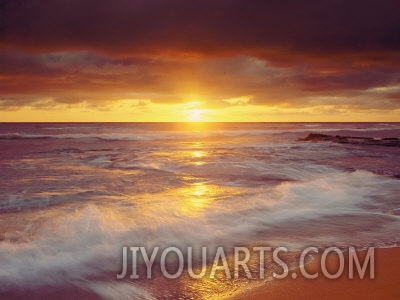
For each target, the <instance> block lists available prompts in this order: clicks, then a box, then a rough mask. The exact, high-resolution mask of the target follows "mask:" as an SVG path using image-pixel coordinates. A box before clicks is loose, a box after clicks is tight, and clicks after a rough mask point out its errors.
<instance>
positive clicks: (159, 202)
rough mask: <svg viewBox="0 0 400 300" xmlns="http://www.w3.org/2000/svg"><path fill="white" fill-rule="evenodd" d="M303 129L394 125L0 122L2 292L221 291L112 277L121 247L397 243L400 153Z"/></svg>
mask: <svg viewBox="0 0 400 300" xmlns="http://www.w3.org/2000/svg"><path fill="white" fill-rule="evenodd" d="M310 132H315V133H320V132H324V133H328V134H332V135H335V134H346V135H351V136H371V137H400V124H396V123H390V124H382V123H368V124H367V123H351V124H339V123H326V124H307V123H306V124H302V123H296V124H289V123H287V124H285V123H283V124H268V123H266V124H263V123H232V124H229V123H228V124H154V123H150V124H143V123H132V124H128V123H126V124H125V123H123V124H90V123H88V124H72V123H71V124H66V123H62V124H56V123H50V124H36V123H35V124H1V125H0V166H1V171H2V172H1V174H0V180H1V182H0V183H1V184H0V191H1V199H0V212H1V215H0V233H1V235H0V237H1V242H0V266H1V267H0V296H1V295H3V296H4V297H10V298H26V297H27V296H28V295H32V291H40V290H43V293H41V292H36V294H35V293H34V294H33V295H36V296H37V297H38V298H40V297H41V296H43V294H44V295H49V293H50V294H51V295H53V296H54V295H60V294H64V296H65V291H70V292H71V299H72V298H74V297H75V296H76V295H86V296H88V295H89V296H90V297H94V298H93V299H97V298H103V299H130V298H134V299H152V298H160V299H161V298H170V299H173V298H175V297H177V295H179V296H180V297H184V298H185V297H186V298H190V297H197V298H207V297H212V296H213V295H214V294H215V290H218V289H217V288H215V290H214V288H213V283H212V282H207V283H206V284H207V286H208V287H209V288H208V289H207V290H206V292H204V291H202V292H198V294H196V293H197V292H196V291H200V289H205V287H204V286H198V283H196V282H193V281H184V280H181V281H179V283H174V282H164V281H159V285H158V286H155V284H154V282H158V281H157V280H155V281H153V283H152V282H151V281H148V280H140V281H134V280H116V274H117V273H119V272H120V270H121V259H122V247H123V246H145V247H147V248H148V249H151V248H152V247H156V246H158V247H161V248H166V247H169V246H175V247H178V248H180V249H182V250H184V249H185V248H187V247H189V246H191V247H201V246H207V247H209V248H210V249H212V248H213V247H214V248H215V247H217V246H225V247H227V248H229V247H234V246H241V245H265V246H272V247H278V246H284V247H288V248H289V249H291V250H293V251H296V250H301V249H303V248H304V247H307V246H310V245H313V246H316V247H327V246H338V247H346V246H354V247H356V248H358V249H361V248H364V247H367V246H378V247H379V246H380V247H385V246H396V245H398V243H399V240H400V198H399V196H400V185H399V180H398V178H397V177H398V176H399V174H400V158H399V157H400V155H399V154H400V149H399V148H397V147H382V146H363V145H343V144H335V143H329V142H326V143H322V142H321V143H313V142H304V141H303V142H302V141H299V140H298V139H299V138H302V137H304V136H306V135H307V134H308V133H310ZM396 176H397V177H396ZM240 284H241V283H240V282H238V283H237V285H238V286H239V287H237V288H238V289H239V288H240ZM161 287H162V288H161ZM49 291H50V292H49ZM218 292H219V290H218ZM46 293H47V294H46ZM213 293H214V294H213ZM72 295H75V296H72ZM96 297H97V298H96Z"/></svg>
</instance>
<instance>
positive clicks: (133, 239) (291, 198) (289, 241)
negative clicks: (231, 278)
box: [0, 171, 400, 297]
mask: <svg viewBox="0 0 400 300" xmlns="http://www.w3.org/2000/svg"><path fill="white" fill-rule="evenodd" d="M398 192H399V191H398V181H396V180H394V179H389V178H384V177H381V176H378V175H374V174H371V173H368V172H362V171H357V172H353V173H342V174H336V175H330V176H325V177H321V178H317V179H314V180H311V181H308V182H296V183H284V184H281V185H278V186H276V187H275V188H273V189H270V188H268V189H262V188H259V189H258V193H257V194H254V193H253V194H249V195H247V194H246V192H243V193H242V194H240V195H238V196H232V197H231V200H224V201H216V200H215V201H214V200H212V199H211V200H209V201H208V202H206V203H205V204H204V206H201V207H198V206H196V202H194V204H190V203H189V204H188V205H189V206H188V208H187V210H186V212H185V210H182V207H184V205H185V203H187V202H188V201H189V202H190V201H192V200H190V199H188V198H185V197H187V196H185V195H183V196H179V195H177V194H175V195H174V191H171V194H169V193H161V194H156V195H152V196H150V195H148V196H147V197H154V199H150V198H149V199H148V201H147V202H146V199H141V200H140V201H139V202H140V203H142V205H139V206H131V207H130V206H123V207H121V206H118V205H93V204H91V205H86V206H84V208H81V209H79V208H77V209H76V210H75V212H74V211H65V210H60V209H57V210H53V211H45V212H43V211H42V212H41V215H40V219H39V220H40V222H39V221H38V220H36V221H35V223H32V222H33V221H32V220H31V219H29V216H28V215H27V216H26V219H21V220H20V221H21V222H28V223H29V222H31V223H32V224H33V225H34V226H32V228H33V229H31V230H26V231H25V233H24V232H19V234H20V235H21V234H22V235H24V234H25V235H27V236H25V238H24V239H21V242H11V241H10V240H7V239H6V240H3V241H2V242H1V243H0V265H1V269H0V286H1V288H0V289H7V287H10V286H24V287H28V286H42V285H59V284H62V283H64V282H70V283H74V282H76V281H77V280H82V279H84V278H90V277H91V276H93V275H98V274H101V273H104V272H116V271H117V270H116V269H117V267H118V266H119V264H120V262H121V248H122V246H146V247H148V248H149V249H151V248H152V247H155V246H160V247H168V246H177V247H179V248H181V249H185V248H186V247H188V246H194V247H196V246H197V247H199V246H209V247H210V248H212V247H216V246H221V245H223V246H227V247H231V246H238V245H240V244H246V243H263V244H268V245H273V246H286V247H294V248H301V247H303V246H306V245H310V244H313V245H316V246H324V245H325V246H327V245H329V243H332V242H335V243H336V244H337V243H339V244H341V245H345V244H351V245H360V246H362V245H363V243H372V244H373V243H374V242H376V243H381V242H386V244H388V243H390V242H395V241H393V237H396V236H397V237H398V236H399V233H400V226H399V222H400V220H399V218H398V217H396V216H392V215H387V214H384V213H382V212H383V211H385V210H386V209H387V207H386V206H385V199H391V198H390V197H393V195H398ZM193 197H196V192H194V196H193ZM242 197H247V198H246V199H243V198H242ZM194 200H196V199H194ZM194 200H193V201H194ZM197 200H199V201H201V200H202V199H201V198H199V197H198V198H197ZM185 201H186V202H185ZM226 201H228V202H226ZM182 205H183V206H182ZM378 213H379V214H378ZM31 214H32V213H31ZM20 217H22V216H20ZM349 220H351V222H350V221H349ZM349 225H351V226H352V227H351V230H350V229H349V228H348V226H349ZM354 231H356V232H357V236H354V234H353V232H354ZM10 234H11V233H10ZM97 287H98V285H97V283H96V284H94V285H92V286H91V287H90V288H94V289H97ZM100 290H101V291H100V293H102V294H107V295H108V293H109V292H110V293H111V294H112V293H113V292H111V291H112V290H113V288H112V287H111V286H110V287H106V286H104V289H100ZM107 297H108V296H107Z"/></svg>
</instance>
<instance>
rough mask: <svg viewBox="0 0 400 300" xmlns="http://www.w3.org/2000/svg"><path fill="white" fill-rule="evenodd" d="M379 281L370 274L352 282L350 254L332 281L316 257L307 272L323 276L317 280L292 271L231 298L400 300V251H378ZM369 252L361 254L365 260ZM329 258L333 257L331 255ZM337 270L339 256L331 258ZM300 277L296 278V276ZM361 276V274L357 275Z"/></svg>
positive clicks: (392, 249)
mask: <svg viewBox="0 0 400 300" xmlns="http://www.w3.org/2000/svg"><path fill="white" fill-rule="evenodd" d="M375 251H376V252H375V278H373V279H371V278H369V273H368V272H367V273H366V274H365V277H364V278H363V279H360V278H359V277H358V276H354V279H349V276H348V274H349V272H348V255H346V253H345V269H344V271H343V273H342V276H340V277H339V278H338V279H334V280H333V279H328V278H326V277H325V276H323V274H322V272H321V266H320V264H319V262H320V260H319V259H320V255H314V261H313V262H312V263H310V264H309V265H308V266H307V267H306V270H307V271H308V272H309V273H312V274H314V273H315V272H318V273H319V274H320V276H319V277H318V278H316V279H307V278H304V277H303V276H302V275H301V273H300V271H299V270H294V271H291V272H289V275H288V276H287V277H286V278H285V279H282V280H273V281H271V282H269V283H267V284H265V285H264V286H262V287H258V288H255V289H253V290H251V291H248V292H244V293H242V294H240V295H238V296H236V297H233V298H231V299H235V300H242V299H243V300H244V299H283V300H285V299H360V298H362V299H371V300H372V299H398V298H399V297H400V290H399V285H400V269H399V266H400V248H385V249H376V250H375ZM362 255H365V252H362V251H361V252H360V258H363V256H362ZM328 257H329V256H328ZM328 264H330V265H331V266H332V267H333V269H334V270H337V269H338V260H337V259H336V258H335V257H331V259H330V260H329V259H328ZM293 273H296V274H297V278H296V279H293V278H292V274H293ZM355 274H357V273H355Z"/></svg>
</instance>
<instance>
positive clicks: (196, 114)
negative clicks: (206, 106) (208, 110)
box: [189, 109, 202, 121]
mask: <svg viewBox="0 0 400 300" xmlns="http://www.w3.org/2000/svg"><path fill="white" fill-rule="evenodd" d="M201 114H202V110H201V109H191V110H189V120H190V121H200V119H201Z"/></svg>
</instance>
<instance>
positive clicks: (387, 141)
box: [300, 133, 400, 147]
mask: <svg viewBox="0 0 400 300" xmlns="http://www.w3.org/2000/svg"><path fill="white" fill-rule="evenodd" d="M300 141H313V142H325V141H328V142H333V143H340V144H353V145H373V146H386V147H400V139H398V138H371V137H358V136H341V135H335V136H333V135H327V134H320V133H310V134H309V135H307V136H306V137H305V138H303V139H300Z"/></svg>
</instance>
